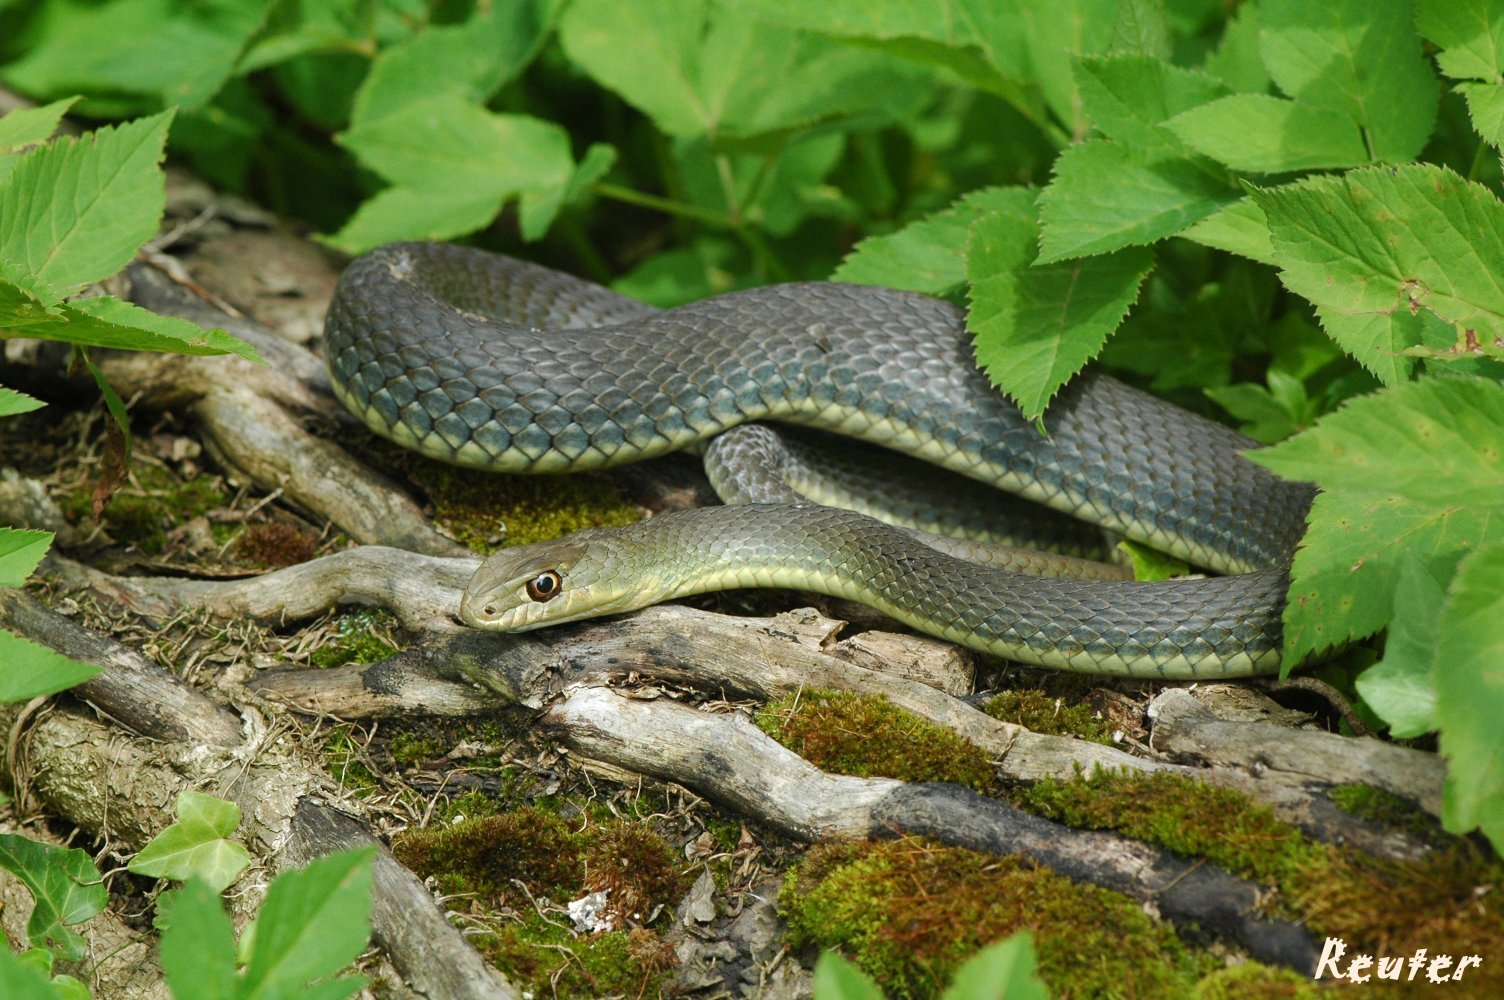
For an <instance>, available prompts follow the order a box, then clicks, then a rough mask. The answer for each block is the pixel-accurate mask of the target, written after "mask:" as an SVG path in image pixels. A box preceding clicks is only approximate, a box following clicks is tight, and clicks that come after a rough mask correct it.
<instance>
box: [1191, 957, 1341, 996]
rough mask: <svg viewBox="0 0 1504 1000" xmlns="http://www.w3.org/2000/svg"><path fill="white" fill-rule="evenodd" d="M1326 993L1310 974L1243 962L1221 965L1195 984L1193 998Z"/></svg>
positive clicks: (1315, 994) (1321, 994) (1319, 994)
mask: <svg viewBox="0 0 1504 1000" xmlns="http://www.w3.org/2000/svg"><path fill="white" fill-rule="evenodd" d="M1323 995H1325V991H1324V990H1320V989H1317V987H1316V983H1315V982H1314V981H1313V980H1312V979H1311V978H1310V977H1309V976H1302V975H1300V974H1299V973H1296V972H1292V971H1290V970H1289V969H1276V968H1272V967H1270V966H1267V965H1260V964H1259V963H1257V962H1244V963H1243V964H1242V965H1231V966H1228V967H1227V968H1225V969H1218V970H1217V971H1216V972H1213V973H1212V974H1211V975H1209V976H1207V977H1206V978H1205V979H1203V980H1201V982H1199V983H1197V984H1196V989H1195V992H1193V993H1192V994H1191V997H1192V1000H1315V998H1316V997H1319V996H1323Z"/></svg>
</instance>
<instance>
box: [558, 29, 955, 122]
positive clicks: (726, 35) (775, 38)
mask: <svg viewBox="0 0 1504 1000" xmlns="http://www.w3.org/2000/svg"><path fill="white" fill-rule="evenodd" d="M623 38H630V39H632V40H633V44H631V45H623V44H622V39H623ZM559 39H560V41H561V42H562V43H563V45H564V51H565V52H566V53H568V55H569V57H570V58H571V59H573V60H574V61H575V62H576V63H578V64H579V65H580V66H581V68H583V69H584V70H585V71H586V72H587V73H589V74H590V75H591V76H592V77H593V78H595V79H596V80H597V81H598V82H600V83H601V84H602V85H604V86H606V87H609V88H610V89H611V90H614V91H616V92H617V93H618V94H620V95H621V96H622V97H623V98H624V99H625V100H626V101H627V102H628V103H630V104H632V105H633V106H634V107H636V108H638V109H640V110H641V111H643V112H644V113H646V114H647V115H649V116H650V117H651V118H652V119H653V121H654V122H655V123H657V125H658V126H659V127H660V128H661V129H663V131H665V132H667V133H669V134H670V135H674V136H681V137H685V138H697V137H707V136H720V135H740V136H752V135H759V134H765V133H771V132H779V131H783V130H786V129H791V128H795V127H799V126H804V125H808V124H811V123H813V122H817V121H822V120H828V119H842V118H848V117H852V116H857V115H861V116H866V117H868V118H870V119H873V120H876V121H891V120H893V119H895V118H897V117H900V116H902V115H903V114H904V113H906V112H908V111H917V110H918V109H919V107H920V106H921V105H922V104H923V103H924V102H925V101H926V100H927V90H926V88H925V87H923V85H922V81H923V80H925V79H926V77H925V75H924V74H922V73H920V72H919V71H918V70H916V69H914V68H913V67H912V66H911V65H910V64H909V63H907V62H905V61H902V60H898V59H894V58H892V57H890V56H888V55H886V54H884V53H882V52H879V51H873V50H866V49H861V48H857V47H855V46H849V45H843V44H841V43H839V42H835V41H832V40H830V39H826V38H821V37H819V36H817V35H812V34H807V33H805V32H801V31H796V30H791V29H789V28H787V27H784V26H782V25H779V24H774V23H769V22H766V21H759V20H755V19H754V18H753V17H752V16H751V15H749V14H747V13H746V12H744V11H743V10H741V9H739V8H738V7H737V6H736V5H732V4H726V5H712V4H710V3H709V2H708V0H639V2H636V3H630V4H623V3H617V2H615V0H576V2H575V3H573V4H571V5H570V6H569V8H568V9H567V10H566V11H565V12H564V14H563V16H562V17H561V18H560V20H559Z"/></svg>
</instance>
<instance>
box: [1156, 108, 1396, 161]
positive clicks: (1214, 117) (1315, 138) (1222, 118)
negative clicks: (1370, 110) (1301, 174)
mask: <svg viewBox="0 0 1504 1000" xmlns="http://www.w3.org/2000/svg"><path fill="white" fill-rule="evenodd" d="M1165 127H1166V128H1168V129H1169V130H1170V131H1171V132H1173V133H1175V135H1177V136H1179V137H1180V140H1181V141H1182V142H1184V143H1185V144H1186V145H1187V146H1189V147H1191V148H1192V149H1194V150H1196V151H1197V152H1198V153H1203V154H1205V155H1206V156H1209V157H1211V158H1212V159H1214V160H1216V161H1217V162H1218V163H1223V164H1226V165H1227V166H1229V167H1231V168H1233V169H1234V170H1246V171H1249V172H1252V173H1262V174H1276V173H1285V172H1287V171H1295V170H1314V169H1328V168H1334V167H1355V166H1358V165H1360V164H1363V163H1367V162H1368V160H1369V155H1368V148H1367V146H1365V145H1364V142H1363V133H1362V131H1361V130H1360V128H1359V126H1358V123H1357V121H1355V120H1354V119H1353V118H1352V117H1351V116H1349V115H1348V114H1347V113H1345V112H1343V111H1338V110H1334V109H1332V108H1324V107H1320V106H1319V105H1314V104H1306V103H1302V102H1299V101H1288V100H1284V99H1283V98H1279V97H1272V96H1270V95H1268V94H1232V95H1230V96H1228V97H1223V98H1221V99H1219V100H1215V101H1211V102H1209V103H1207V104H1203V105H1201V106H1200V107H1197V108H1192V109H1190V110H1189V111H1185V112H1182V113H1181V114H1179V115H1176V116H1175V117H1174V118H1172V119H1170V121H1169V122H1167V123H1166V126H1165Z"/></svg>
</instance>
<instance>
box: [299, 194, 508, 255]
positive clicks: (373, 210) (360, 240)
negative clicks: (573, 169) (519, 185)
mask: <svg viewBox="0 0 1504 1000" xmlns="http://www.w3.org/2000/svg"><path fill="white" fill-rule="evenodd" d="M503 203H504V199H502V198H499V197H497V196H496V195H493V194H490V193H488V192H485V193H481V194H475V193H473V192H470V191H464V190H453V191H434V190H429V189H427V188H411V187H390V188H386V189H384V190H381V191H378V192H376V194H375V195H374V196H372V197H370V198H367V199H366V200H365V201H363V202H361V205H360V208H358V209H356V211H355V214H354V215H353V216H351V218H350V220H349V221H348V222H346V223H345V224H344V226H343V227H341V228H340V231H339V232H337V233H335V234H334V235H333V236H330V237H328V238H327V240H326V242H328V243H329V244H330V245H331V246H335V247H338V248H339V249H341V250H344V251H346V252H347V253H361V252H363V251H365V250H369V249H371V248H372V247H378V246H381V245H382V244H383V243H395V242H397V241H398V240H448V239H453V238H454V237H456V236H464V235H465V234H466V233H473V232H475V231H476V230H478V229H484V228H485V227H486V226H488V225H490V223H491V220H492V219H494V218H496V213H497V212H498V211H500V210H501V206H502V204H503Z"/></svg>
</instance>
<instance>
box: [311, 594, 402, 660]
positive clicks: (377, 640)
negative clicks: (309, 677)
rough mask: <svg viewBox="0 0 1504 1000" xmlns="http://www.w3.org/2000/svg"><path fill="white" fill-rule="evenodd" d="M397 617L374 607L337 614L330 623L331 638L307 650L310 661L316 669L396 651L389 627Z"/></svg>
mask: <svg viewBox="0 0 1504 1000" xmlns="http://www.w3.org/2000/svg"><path fill="white" fill-rule="evenodd" d="M396 626H397V619H395V618H393V617H392V616H391V615H389V614H387V613H386V612H385V611H380V610H378V609H375V608H362V609H361V610H359V611H351V612H350V613H348V614H345V615H341V616H340V617H339V619H338V620H337V624H336V625H335V627H334V630H335V639H334V641H333V642H326V643H324V644H323V645H322V646H320V647H319V648H318V649H315V650H314V651H313V652H312V653H311V654H309V657H308V662H309V664H310V665H312V666H315V667H318V668H320V669H327V668H329V667H342V666H344V665H345V664H347V663H361V664H365V663H375V662H376V661H377V660H384V659H386V658H387V657H388V656H391V655H392V654H393V653H395V652H397V648H398V647H397V644H396V639H395V638H394V637H393V630H394V629H395V628H396Z"/></svg>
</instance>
